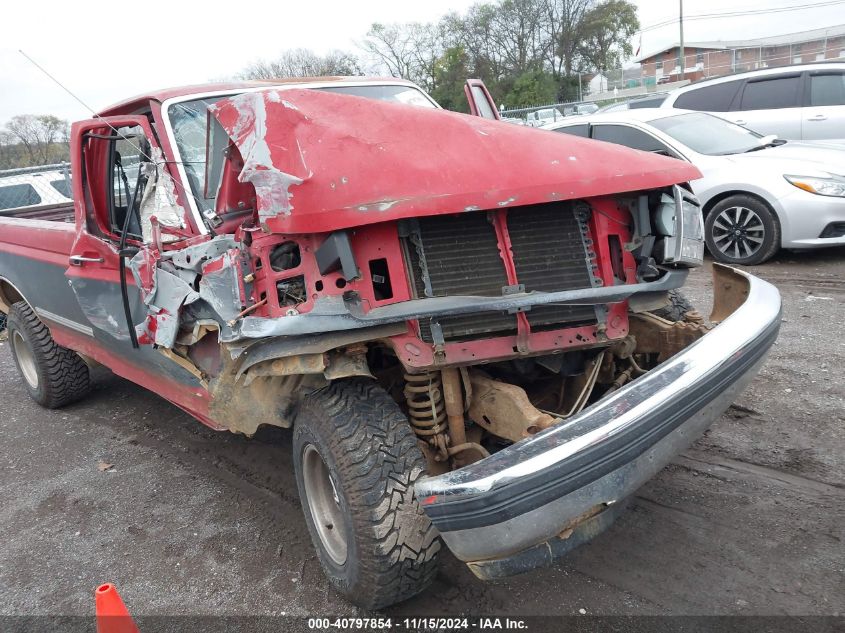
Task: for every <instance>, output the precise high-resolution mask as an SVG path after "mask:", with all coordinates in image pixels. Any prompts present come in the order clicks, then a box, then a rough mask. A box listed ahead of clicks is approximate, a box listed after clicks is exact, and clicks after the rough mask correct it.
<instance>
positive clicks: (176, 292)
mask: <svg viewBox="0 0 845 633" xmlns="http://www.w3.org/2000/svg"><path fill="white" fill-rule="evenodd" d="M468 92H471V95H470V98H471V99H472V100H477V99H485V100H486V101H487V103H484V104H482V103H480V102H478V101H473V104H474V105H473V106H472V107H471V110H472V111H474V112H478V113H480V114H482V113H483V114H484V115H485V118H478V117H471V116H466V115H463V114H457V113H453V112H446V111H443V110H440V109H438V108H437V106H436V104H435V103H434V102H433V101H432V100H431V99H430V98H429V97H427V96H426V95H425V93H424V92H423V91H422V90H420V89H419V88H417V87H416V86H414V85H413V84H411V83H409V82H404V81H400V80H364V79H360V78H352V79H338V78H333V79H327V80H310V81H306V80H300V81H299V82H296V81H287V82H283V83H279V84H276V85H272V84H271V85H268V84H267V83H259V84H255V83H232V84H225V85H207V86H194V87H186V88H176V89H171V90H165V91H159V92H153V93H150V94H147V95H145V96H141V97H136V98H133V99H130V100H127V101H125V102H123V103H120V104H118V105H115V106H113V107H111V108H108V109H106V110H105V111H103V112H101V113H100V115H99V116H98V117H97V118H93V119H89V120H85V121H80V122H76V123H74V124H73V126H72V128H71V164H72V174H73V195H74V200H75V209H76V216H75V224H64V223H60V222H50V221H45V220H30V219H19V218H16V217H0V308H2V312H4V313H8V315H9V317H8V325H7V328H8V332H9V341H10V344H9V346H8V347H9V348H10V349H11V352H12V356H13V358H14V361H15V364H16V366H17V368H18V371H19V372H20V375H21V384H22V386H23V388H24V389H25V390H26V391H27V392H28V393H29V395H30V396H31V397H32V398H33V399H34V400H35V401H36V402H37V403H39V404H41V405H43V406H45V407H50V408H54V407H60V406H63V405H66V404H68V403H70V402H73V401H75V400H78V399H79V398H82V397H83V396H84V395H85V394H86V393H87V391H88V389H89V385H90V383H89V371H88V363H89V362H94V361H96V362H98V363H100V364H102V365H105V366H106V367H109V368H111V369H112V370H113V371H114V372H115V373H117V374H119V375H121V376H124V377H125V378H127V379H129V380H131V381H133V382H135V383H137V384H139V385H141V386H144V387H146V388H148V389H150V390H153V391H154V392H155V393H157V394H159V395H160V396H161V397H163V398H166V399H168V400H169V401H171V402H173V403H174V404H175V405H177V406H178V407H180V408H181V409H183V410H184V411H186V412H188V413H190V414H191V415H193V416H195V417H196V418H197V419H199V420H200V421H201V422H203V423H205V424H207V425H208V426H210V427H211V428H213V429H216V430H228V431H231V432H234V433H241V434H244V435H246V436H252V435H253V434H254V433H255V432H256V431H257V429H258V428H259V426H261V425H271V426H277V427H284V428H290V427H292V428H293V431H292V446H293V459H292V461H293V466H294V470H295V474H296V481H297V487H298V491H299V497H300V499H301V500H302V508H303V511H304V515H305V517H304V520H305V522H306V524H307V527H308V530H309V532H310V534H311V538H312V541H313V543H314V546H315V548H316V551H317V558H318V560H319V562H320V564H321V565H322V568H323V570H324V572H325V574H326V576H327V578H328V579H329V581H330V583H331V585H332V586H334V587H335V588H336V589H337V590H338V591H339V592H341V593H342V594H344V595H345V596H347V597H348V598H349V599H350V600H352V601H353V602H355V603H357V604H359V605H362V606H364V607H367V608H377V607H382V606H385V605H389V604H392V603H394V602H398V601H400V600H403V599H406V598H408V597H410V596H412V595H414V594H415V593H417V592H419V591H421V590H423V589H424V588H425V587H426V586H427V585H428V584H429V583H430V582H431V581H432V580H433V578H434V576H435V574H436V571H437V556H438V552H439V550H440V549H441V548H442V546H443V544H444V543H445V545H446V546H448V547H449V548H450V549H451V550H452V552H453V553H454V554H455V556H457V557H458V558H459V559H460V560H462V561H464V562H466V563H467V564H468V565H469V566H470V567H471V568H472V570H473V571H474V572H475V574H477V575H478V576H480V577H482V578H500V577H503V576H507V575H510V574H513V573H518V572H523V571H526V570H528V569H531V568H533V567H537V566H540V565H544V564H549V563H550V562H552V561H553V560H555V559H557V558H559V557H560V556H563V555H565V554H566V553H567V552H568V551H570V550H572V549H573V548H574V547H576V546H577V545H578V544H580V543H582V542H585V541H587V540H589V539H590V538H592V537H593V536H595V535H596V534H598V533H600V532H602V531H603V530H604V529H605V528H607V527H608V526H609V525H610V524H611V522H612V521H613V519H614V518H615V517H616V516H618V515H619V513H620V512H621V511H622V508H623V507H624V500H625V499H626V498H627V497H629V496H630V495H631V494H632V493H633V492H634V491H635V490H636V489H637V488H638V487H639V486H641V485H642V484H643V483H644V482H645V481H646V480H647V479H649V478H650V477H651V476H653V475H654V474H655V473H657V472H658V471H659V470H660V469H661V468H663V467H664V466H665V465H666V464H668V463H669V462H670V461H671V460H672V459H673V457H674V456H675V455H677V453H678V452H680V451H682V450H684V449H685V448H686V447H687V446H688V445H689V444H690V443H691V442H692V441H694V440H695V439H696V438H697V437H699V436H700V435H701V434H702V433H703V432H704V430H705V429H706V428H707V427H708V426H709V425H710V423H711V422H712V421H713V420H714V419H716V418H718V417H719V416H720V415H721V413H722V412H723V411H724V410H725V409H726V408H727V407H728V406H729V405H730V403H731V402H732V401H733V399H734V398H735V397H736V396H737V394H738V393H739V391H740V390H741V389H743V388H744V387H745V385H746V384H748V382H749V381H750V380H751V379H752V377H753V376H754V375H755V374H756V372H757V371H758V369H759V368H760V366H761V364H762V362H763V358H764V357H765V355H766V353H767V352H768V350H769V348H770V347H771V345H772V344H773V342H774V340H775V338H776V336H777V333H778V328H779V326H780V321H781V318H780V297H779V295H778V292H777V290H776V289H775V288H774V287H773V286H772V285H770V284H768V283H766V282H764V281H761V280H759V279H756V278H755V277H753V276H751V275H748V274H746V273H744V272H741V271H736V270H733V269H731V268H728V267H720V266H716V267H714V274H715V277H716V279H715V281H714V287H715V298H714V305H715V310H714V314H713V316H712V320H713V321H714V322H716V323H718V325H716V326H715V327H714V328H712V329H711V328H710V327H708V326H704V325H703V324H702V323H701V319H700V316H698V315H697V314H689V310H690V304H689V303H688V302H687V301H685V300H684V299H683V296H682V295H681V294H680V293H679V289H680V288H681V287H682V286H683V284H684V281H685V280H686V278H687V275H688V273H689V269H690V268H692V267H696V266H700V265H701V264H702V261H703V255H704V244H703V239H702V219H701V209H700V207H699V204H698V201H697V199H696V197H695V196H694V195H693V193H692V192H691V191H690V189H689V185H688V182H689V181H690V180H695V179H697V178H699V176H700V174H699V171H698V170H697V169H696V168H695V167H693V166H692V165H689V164H686V163H683V162H680V161H677V160H672V159H669V158H666V157H663V156H657V155H654V154H646V153H643V152H636V151H633V150H630V149H628V148H625V147H618V146H613V145H610V144H603V143H593V142H591V141H586V140H583V139H577V138H571V137H567V136H564V135H555V134H545V133H542V132H539V131H537V130H530V129H526V128H523V127H520V126H515V125H508V124H506V123H502V122H500V121H498V120H486V118H492V119H498V118H499V113H498V111H497V109H496V108H495V106H494V105H493V104H492V99H490V97H489V93H488V92H487V91H486V89H485V88H484V87H483V86H482V85H477V84H476V85H473V86H472V90H471V91H469V90H468ZM410 103H415V104H417V105H408V104H410ZM154 130H155V132H154ZM133 156H134V158H135V159H137V160H136V161H135V163H132V162H131V161H130V159H131V158H132V157H133ZM471 159H474V160H471ZM130 164H135V165H136V167H135V171H134V174H135V176H134V179H132V178H129V177H128V175H127V171H128V167H127V165H130ZM130 277H131V278H132V280H134V283H129V281H130ZM7 397H10V396H8V394H7ZM58 461H60V460H57V463H58ZM280 461H284V460H280ZM284 520H285V521H291V520H294V519H293V518H292V517H286V518H285V519H284ZM281 534H283V532H282V533H281ZM270 564H272V562H271V561H268V565H270ZM198 573H200V572H198ZM205 580H208V579H205Z"/></svg>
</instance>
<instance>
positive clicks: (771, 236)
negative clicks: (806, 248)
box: [704, 195, 780, 266]
mask: <svg viewBox="0 0 845 633" xmlns="http://www.w3.org/2000/svg"><path fill="white" fill-rule="evenodd" d="M704 234H705V235H704V239H705V241H706V242H707V249H708V250H709V251H710V254H711V255H712V256H713V258H714V259H716V260H717V261H720V262H726V263H728V264H741V265H746V266H753V265H755V264H762V263H763V262H765V261H767V260H768V259H770V258H771V257H772V256H773V255H774V254H775V253H777V252H778V250H779V249H780V224H779V223H778V221H777V218H776V217H775V215H774V213H772V211H771V210H770V209H769V207H768V206H766V205H765V204H764V203H763V202H761V201H760V200H758V199H757V198H754V197H751V196H744V195H736V196H730V197H729V198H725V199H724V200H721V201H720V202H718V203H716V204H715V205H714V206H713V208H712V209H711V210H710V213H708V214H707V219H706V220H705V222H704Z"/></svg>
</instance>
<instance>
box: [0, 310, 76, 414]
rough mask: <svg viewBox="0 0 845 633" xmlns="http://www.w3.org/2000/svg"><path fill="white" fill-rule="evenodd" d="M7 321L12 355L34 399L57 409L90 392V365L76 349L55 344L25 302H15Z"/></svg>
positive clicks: (48, 332) (44, 405) (25, 385)
mask: <svg viewBox="0 0 845 633" xmlns="http://www.w3.org/2000/svg"><path fill="white" fill-rule="evenodd" d="M6 325H7V328H8V331H9V346H10V347H11V348H12V357H13V358H14V359H15V364H16V365H17V367H18V371H19V372H20V375H21V377H22V378H23V385H24V387H25V388H26V390H27V392H29V395H30V396H31V397H32V399H33V400H35V401H36V402H37V403H38V404H40V405H41V406H43V407H47V408H48V409H57V408H59V407H63V406H64V405H66V404H70V403H71V402H75V401H77V400H79V399H80V398H82V397H83V396H85V395H86V394H87V393H88V391H89V389H90V384H91V383H90V378H89V375H88V366H87V365H86V364H85V362H84V361H83V360H82V359H81V358H80V357H79V356H78V355H77V354H76V353H75V352H72V351H71V350H69V349H66V348H64V347H61V346H59V345H57V344H56V342H55V341H54V340H53V337H52V336H50V330H48V329H47V326H45V325H44V324H43V323H42V322H41V321H40V320H39V318H38V317H37V316H36V315H35V312H33V311H32V308H30V307H29V305H27V303H26V302H24V301H21V302H19V303H16V304H15V305H13V306H12V309H11V310H10V311H9V318H8V320H7V322H6Z"/></svg>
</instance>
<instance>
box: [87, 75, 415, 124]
mask: <svg viewBox="0 0 845 633" xmlns="http://www.w3.org/2000/svg"><path fill="white" fill-rule="evenodd" d="M362 81H363V82H370V81H371V82H378V83H383V82H389V83H395V84H405V85H409V86H413V85H415V84H414V83H413V82H410V81H406V80H404V79H397V78H396V77H346V76H344V77H295V78H280V79H259V80H250V81H233V82H215V83H206V84H195V85H189V86H178V87H175V88H162V89H159V90H150V91H148V92H144V93H142V94H139V95H136V96H134V97H131V98H129V99H124V100H123V101H119V102H117V103H114V104H112V105H110V106H108V107H106V108H104V109H103V110H101V111H100V112H98V113H97V115H98V116H115V115H125V114H134V113H137V112H138V111H140V110H143V109H145V108H146V107H147V106H148V105H149V102H150V101H158V102H159V103H160V102H162V101H165V100H167V99H172V98H174V97H185V96H188V95H192V94H202V93H206V92H214V91H219V90H246V89H248V88H261V87H262V86H263V87H268V88H269V87H271V86H280V85H291V84H293V85H295V84H330V83H333V82H338V83H345V82H356V83H360V82H362Z"/></svg>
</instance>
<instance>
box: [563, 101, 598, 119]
mask: <svg viewBox="0 0 845 633" xmlns="http://www.w3.org/2000/svg"><path fill="white" fill-rule="evenodd" d="M598 109H599V107H598V105H597V104H595V103H575V104H573V105H570V106H564V108H563V114H564V115H565V116H581V115H583V114H593V113H594V112H597V111H598Z"/></svg>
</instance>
